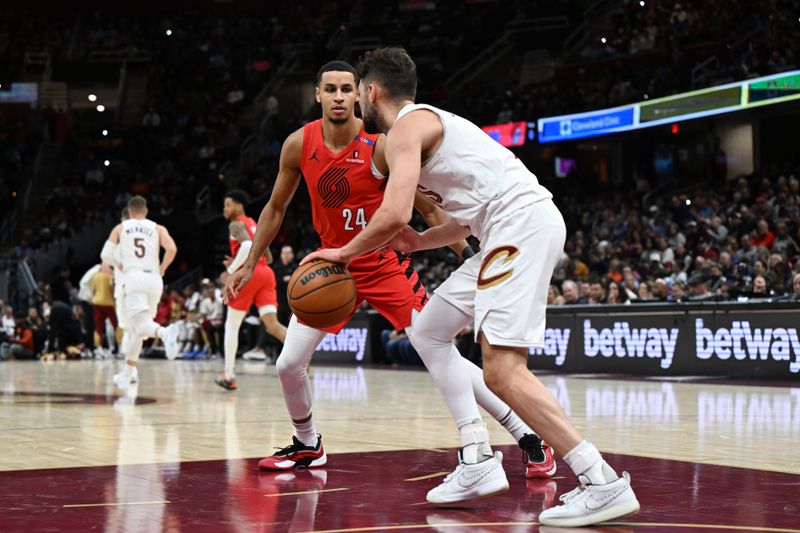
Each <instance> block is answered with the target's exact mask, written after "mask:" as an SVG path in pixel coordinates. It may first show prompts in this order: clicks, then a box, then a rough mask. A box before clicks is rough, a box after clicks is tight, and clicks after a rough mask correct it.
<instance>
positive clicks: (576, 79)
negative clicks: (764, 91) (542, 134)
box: [433, 0, 800, 124]
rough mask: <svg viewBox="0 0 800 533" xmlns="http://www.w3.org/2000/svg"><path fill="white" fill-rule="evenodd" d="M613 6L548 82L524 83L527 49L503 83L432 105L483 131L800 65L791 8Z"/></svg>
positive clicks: (477, 84)
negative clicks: (697, 71) (704, 65)
mask: <svg viewBox="0 0 800 533" xmlns="http://www.w3.org/2000/svg"><path fill="white" fill-rule="evenodd" d="M617 5H620V6H621V10H619V11H613V14H612V15H610V16H609V17H608V18H607V19H606V20H605V24H601V25H590V26H589V33H588V35H587V41H586V44H585V45H584V46H583V48H582V49H580V50H579V51H578V52H576V53H575V54H574V55H572V56H569V55H568V56H565V57H558V55H555V56H553V60H554V61H555V62H556V64H557V65H558V66H557V68H556V72H555V75H554V77H553V78H552V79H550V80H547V81H541V82H535V83H527V84H523V83H522V81H521V75H522V72H521V69H520V65H522V64H523V55H524V51H525V50H528V46H529V45H527V43H528V41H525V43H526V45H527V46H521V51H520V53H518V54H517V55H516V56H515V58H514V60H513V61H511V63H510V66H509V69H508V71H507V72H505V76H502V78H497V79H485V78H479V79H477V80H475V81H474V82H472V83H470V84H469V85H468V86H467V88H466V89H465V90H464V91H462V92H461V93H460V94H458V95H453V96H451V97H448V95H447V94H446V93H442V94H439V95H438V96H440V98H439V99H434V100H433V101H434V102H439V103H440V104H442V105H444V106H446V107H447V108H448V109H451V110H453V111H455V112H457V113H459V114H461V115H464V116H466V117H468V118H471V119H472V120H474V121H476V122H477V123H479V124H497V123H504V122H509V121H512V120H513V121H520V120H532V119H535V118H540V117H543V116H553V115H560V114H568V113H578V112H582V111H589V110H592V109H602V108H606V107H613V106H617V105H623V104H628V103H632V102H637V101H642V100H646V99H653V98H657V97H661V96H667V95H671V94H675V93H679V92H684V91H689V90H693V89H698V88H702V87H706V86H709V85H716V84H720V83H725V82H730V81H737V80H744V79H748V78H753V77H758V76H766V75H768V74H772V73H776V72H783V71H787V70H792V69H793V68H797V66H798V57H799V56H800V25H798V23H797V15H796V12H795V10H794V9H793V5H794V4H793V3H792V2H790V1H789V0H770V1H766V2H758V1H755V0H735V1H723V0H713V1H710V2H706V1H692V0H690V1H686V0H666V1H664V0H626V1H624V2H620V3H619V4H617ZM613 7H615V6H613V5H612V8H613ZM745 36H747V39H745V40H744V41H743V42H741V43H739V42H738V41H739V40H740V39H742V38H743V37H745ZM734 44H738V46H733V45H734ZM536 46H537V47H541V44H540V43H538V42H537V44H536ZM713 56H716V58H717V60H716V62H713V63H712V64H710V65H709V69H710V71H709V72H708V76H706V77H704V78H702V79H698V80H696V81H697V83H696V84H694V85H693V82H692V70H693V69H694V67H695V66H696V65H697V64H699V63H700V62H702V61H704V60H706V59H709V58H711V57H713ZM434 96H437V94H434Z"/></svg>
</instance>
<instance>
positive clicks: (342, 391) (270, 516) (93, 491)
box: [0, 360, 800, 533]
mask: <svg viewBox="0 0 800 533" xmlns="http://www.w3.org/2000/svg"><path fill="white" fill-rule="evenodd" d="M118 366H119V363H118V362H112V361H56V362H50V363H41V362H15V361H11V362H4V363H0V426H1V427H0V531H4V532H5V531H26V532H34V531H37V532H38V531H110V532H129V531H130V532H140V531H141V532H150V531H155V532H157V531H164V532H206V531H209V532H215V531H248V532H249V531H259V532H262V531H263V532H266V531H298V532H299V531H308V532H311V531H317V532H320V531H327V532H333V531H340V532H357V531H404V530H408V531H411V530H420V531H448V532H449V531H462V532H463V531H479V532H489V531H513V532H528V531H542V532H550V533H555V532H559V531H561V532H563V531H571V530H570V529H564V528H552V527H550V528H548V527H545V526H541V527H540V526H539V524H538V522H537V516H538V513H539V512H540V511H541V510H542V509H543V508H546V507H549V506H550V505H551V504H552V503H553V502H554V500H555V499H556V498H557V496H558V495H560V494H562V493H564V492H566V491H568V490H571V489H572V488H573V487H574V480H573V476H572V475H571V473H570V472H569V470H568V468H567V467H566V465H565V464H564V463H563V461H561V460H560V458H559V463H558V467H559V472H558V474H557V476H556V478H555V479H553V480H548V481H526V480H525V478H524V465H523V464H522V462H521V451H520V450H519V448H518V447H516V445H515V443H514V441H513V439H512V438H511V437H510V436H509V435H508V434H507V433H506V432H505V431H504V430H503V428H502V427H501V426H499V424H497V423H496V422H495V421H494V420H492V419H490V418H489V417H488V416H486V417H485V418H486V420H487V423H488V425H489V428H490V431H491V436H492V439H493V444H494V445H496V448H497V449H500V450H501V451H503V452H504V454H505V460H504V465H505V469H506V472H507V474H508V477H509V480H510V482H511V489H510V490H509V491H508V492H507V493H505V494H502V495H498V496H495V497H492V498H487V499H483V500H478V501H474V502H466V503H463V504H461V505H459V506H455V507H439V506H435V505H431V504H428V503H426V502H425V493H426V492H427V490H429V489H430V488H431V487H433V486H435V485H436V484H438V483H440V482H441V478H442V476H443V475H445V473H446V472H447V471H449V470H451V469H452V468H453V467H454V466H455V461H456V455H455V449H454V446H455V445H457V432H456V430H455V428H454V426H453V424H452V422H451V420H450V417H449V415H448V412H447V410H446V408H445V405H444V403H443V401H442V400H441V398H440V396H439V394H438V392H437V391H436V390H435V388H434V386H433V383H432V381H431V379H430V377H429V376H428V374H427V373H426V372H424V371H414V370H394V369H373V368H353V367H323V366H315V367H314V368H313V369H312V377H311V379H312V382H313V388H314V394H315V402H316V404H315V410H314V416H315V419H316V421H317V427H318V430H319V431H320V432H321V433H322V435H323V442H324V444H325V448H326V451H327V453H328V456H329V460H328V464H327V465H326V467H324V468H320V469H311V470H298V471H295V472H288V473H287V472H284V473H259V472H258V470H257V468H256V465H257V461H258V459H259V458H261V457H263V456H265V455H269V454H271V453H272V452H273V450H274V448H275V447H281V446H284V445H286V444H287V443H288V442H289V440H290V437H291V426H290V424H289V422H288V418H287V415H286V411H285V408H284V406H283V401H282V398H281V394H280V390H279V385H278V381H277V377H276V375H275V368H274V367H272V366H268V365H265V364H263V363H252V362H250V363H245V364H241V363H240V364H239V366H238V371H239V390H238V391H235V392H227V391H224V390H222V389H220V388H219V387H217V386H216V385H214V383H213V382H212V380H213V377H214V375H215V373H216V372H218V371H219V369H220V366H221V362H220V361H219V360H217V361H171V362H168V361H154V360H145V361H142V362H141V364H140V379H141V383H140V384H139V385H138V386H137V387H136V388H134V389H131V390H130V391H129V393H128V394H121V393H120V391H119V390H118V389H116V388H115V387H114V386H113V385H112V383H111V376H112V374H113V373H114V372H115V371H116V369H117V368H118ZM542 379H543V381H544V382H545V383H546V385H547V386H548V387H549V388H550V390H551V391H552V392H553V393H554V394H555V395H556V397H557V398H558V399H559V401H560V402H561V404H562V405H563V406H564V409H565V411H566V412H567V414H568V415H569V416H570V417H571V419H572V420H573V422H574V423H575V424H576V425H577V426H578V428H579V429H580V430H581V431H582V432H584V433H585V434H586V435H587V436H588V437H589V438H590V439H591V440H592V441H593V442H595V443H596V444H597V446H598V447H599V448H600V450H601V451H603V452H604V453H606V454H607V457H608V459H609V461H610V462H611V463H612V464H613V465H614V466H615V467H616V468H617V469H618V470H623V469H624V470H628V471H629V472H630V473H631V476H632V479H633V484H634V488H635V489H636V491H637V494H638V497H639V500H640V502H641V505H642V511H641V512H640V513H639V514H638V515H636V516H632V517H627V518H624V519H622V520H620V521H618V522H615V523H613V524H605V525H603V526H596V527H593V528H583V529H580V530H574V531H584V532H587V531H598V532H599V531H604V532H616V533H619V532H639V531H670V532H673V531H703V530H714V531H772V532H799V533H800V382H797V381H795V382H761V383H747V382H741V381H739V382H725V381H723V380H709V379H706V380H699V379H697V380H693V379H683V380H669V381H665V380H660V381H658V380H648V379H633V378H620V379H614V378H600V377H597V376H562V375H554V374H549V375H543V376H542Z"/></svg>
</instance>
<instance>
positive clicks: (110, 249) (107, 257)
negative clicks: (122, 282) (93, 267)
mask: <svg viewBox="0 0 800 533" xmlns="http://www.w3.org/2000/svg"><path fill="white" fill-rule="evenodd" d="M116 250H117V243H115V242H111V241H106V242H105V244H104V245H103V249H102V250H101V251H100V259H102V260H103V261H105V262H106V263H108V264H109V265H113V266H115V267H117V266H119V263H118V260H117V259H118V257H117V254H116V253H115V252H116Z"/></svg>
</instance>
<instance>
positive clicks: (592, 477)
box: [564, 440, 619, 485]
mask: <svg viewBox="0 0 800 533" xmlns="http://www.w3.org/2000/svg"><path fill="white" fill-rule="evenodd" d="M564 461H565V462H566V463H567V464H568V465H569V467H570V468H571V469H572V471H573V472H575V475H576V476H581V475H582V476H586V477H587V478H589V482H590V483H592V484H593V485H605V484H606V483H611V482H612V481H614V480H616V479H617V478H619V476H618V475H617V473H616V472H615V471H614V469H613V468H611V466H609V464H608V463H606V462H605V461H604V460H603V457H602V456H601V455H600V451H599V450H598V449H597V448H596V447H595V445H594V444H592V443H591V442H587V441H585V440H584V441H581V443H580V444H578V445H577V446H575V447H574V448H572V449H571V450H570V451H569V452H567V453H566V454H565V455H564Z"/></svg>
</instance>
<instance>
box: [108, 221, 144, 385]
mask: <svg viewBox="0 0 800 533" xmlns="http://www.w3.org/2000/svg"><path fill="white" fill-rule="evenodd" d="M129 218H130V217H129V216H128V208H127V207H125V208H123V209H122V213H121V214H120V222H125V221H126V220H128V219H129ZM114 259H115V262H114V263H113V264H109V263H108V262H106V261H103V268H107V267H108V268H113V274H114V303H115V305H116V312H117V325H118V326H119V329H120V330H122V339H121V341H120V343H119V346H118V349H119V353H121V354H122V355H123V357H124V356H125V355H126V354H125V352H124V349H125V347H126V346H128V343H130V336H131V335H132V334H133V332H132V331H131V324H130V321H129V319H128V313H127V312H126V311H125V291H124V290H123V287H124V286H125V279H124V276H125V273H124V272H123V271H122V267H121V266H120V260H121V257H120V248H119V246H117V248H116V250H115V253H114ZM138 381H139V371H138V370H137V369H136V367H135V366H134V367H133V375H132V376H131V383H137V382H138Z"/></svg>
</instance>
